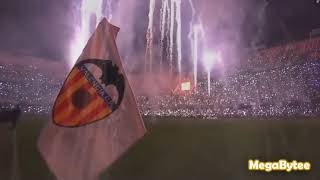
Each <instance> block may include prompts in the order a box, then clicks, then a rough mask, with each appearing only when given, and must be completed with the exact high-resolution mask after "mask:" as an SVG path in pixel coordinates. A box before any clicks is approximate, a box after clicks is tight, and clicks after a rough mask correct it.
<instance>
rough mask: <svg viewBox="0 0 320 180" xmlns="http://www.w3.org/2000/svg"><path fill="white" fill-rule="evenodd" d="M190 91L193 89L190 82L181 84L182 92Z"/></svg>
mask: <svg viewBox="0 0 320 180" xmlns="http://www.w3.org/2000/svg"><path fill="white" fill-rule="evenodd" d="M190 89H191V83H190V81H188V82H183V83H181V90H182V91H190Z"/></svg>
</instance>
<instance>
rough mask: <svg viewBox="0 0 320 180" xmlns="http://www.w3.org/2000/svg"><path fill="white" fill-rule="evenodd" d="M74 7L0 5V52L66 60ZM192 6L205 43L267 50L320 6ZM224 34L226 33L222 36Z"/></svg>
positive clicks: (138, 29) (61, 3)
mask: <svg viewBox="0 0 320 180" xmlns="http://www.w3.org/2000/svg"><path fill="white" fill-rule="evenodd" d="M118 1H121V0H118ZM115 2H116V1H115ZM148 2H149V1H147V0H142V1H136V3H137V5H135V10H134V11H132V12H129V13H131V14H128V16H132V15H133V17H134V18H133V19H134V22H131V23H132V30H133V36H134V38H133V42H134V43H135V44H136V45H137V46H136V47H135V48H136V49H134V50H135V51H144V48H145V33H146V27H147V21H148V20H147V13H148V4H149V3H148ZM78 4H79V2H78V1H76V0H73V1H67V0H47V1H40V0H28V1H18V0H4V1H2V3H1V7H0V24H1V29H0V39H1V42H2V43H1V44H0V51H6V52H21V53H24V54H30V55H33V56H38V57H42V58H45V59H50V60H52V59H54V60H58V61H59V60H62V61H63V60H66V59H67V58H68V51H69V46H70V42H71V40H72V38H73V37H74V23H75V21H76V16H78V12H77V8H78V6H79V5H78ZM195 6H196V8H197V9H201V12H202V13H203V15H202V17H203V21H204V24H206V26H208V28H209V31H208V32H209V33H211V32H213V33H215V36H210V37H211V39H210V40H212V41H216V42H218V41H219V40H221V39H219V38H218V39H217V37H220V38H225V39H230V40H231V41H235V39H238V40H240V41H241V46H243V47H249V46H252V45H259V44H265V45H266V46H267V47H270V46H273V45H276V44H280V43H284V42H288V41H294V40H300V39H304V38H307V37H308V33H309V32H310V30H311V29H313V28H319V27H320V22H319V21H317V20H318V18H319V17H320V5H317V4H316V2H315V1H314V0H281V1H279V0H269V1H264V0H259V1H254V0H241V1H238V0H237V1H236V0H227V1H218V0H214V1H212V0H200V1H197V2H196V4H195ZM122 8H123V7H122ZM114 11H117V8H116V6H115V10H114ZM212 15H214V16H219V17H217V19H218V21H211V20H210V19H211V16H212ZM226 30H227V31H229V32H231V33H229V34H228V33H227V34H226V33H225V32H226ZM220 35H222V37H221V36H220ZM130 53H132V51H131V52H130Z"/></svg>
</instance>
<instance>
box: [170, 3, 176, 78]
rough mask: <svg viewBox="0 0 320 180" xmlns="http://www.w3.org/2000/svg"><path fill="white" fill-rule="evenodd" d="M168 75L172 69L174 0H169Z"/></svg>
mask: <svg viewBox="0 0 320 180" xmlns="http://www.w3.org/2000/svg"><path fill="white" fill-rule="evenodd" d="M170 2H171V3H170V54H169V57H170V75H172V70H173V67H172V65H173V33H174V14H175V11H174V10H175V9H174V0H170Z"/></svg>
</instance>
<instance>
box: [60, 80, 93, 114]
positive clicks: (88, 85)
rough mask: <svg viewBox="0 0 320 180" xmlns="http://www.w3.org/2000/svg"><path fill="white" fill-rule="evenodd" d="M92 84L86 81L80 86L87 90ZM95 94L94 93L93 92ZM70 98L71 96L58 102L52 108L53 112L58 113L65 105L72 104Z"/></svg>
mask: <svg viewBox="0 0 320 180" xmlns="http://www.w3.org/2000/svg"><path fill="white" fill-rule="evenodd" d="M91 87H92V86H91V85H90V84H89V82H87V83H86V84H84V85H83V86H81V88H83V89H85V90H89V89H90V88H91ZM95 94H96V93H95ZM61 95H62V94H61ZM71 99H72V97H67V98H66V99H65V100H64V101H63V102H62V103H61V104H59V105H58V106H57V107H55V108H54V112H55V113H60V112H61V111H63V110H64V109H65V108H66V107H67V106H69V105H72V103H71Z"/></svg>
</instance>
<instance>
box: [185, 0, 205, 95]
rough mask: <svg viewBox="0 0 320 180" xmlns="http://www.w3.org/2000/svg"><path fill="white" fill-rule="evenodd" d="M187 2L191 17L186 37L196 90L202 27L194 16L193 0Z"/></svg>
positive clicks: (202, 37) (202, 36)
mask: <svg viewBox="0 0 320 180" xmlns="http://www.w3.org/2000/svg"><path fill="white" fill-rule="evenodd" d="M189 4H190V7H191V10H192V18H191V21H190V24H189V34H188V38H189V40H190V46H191V56H192V62H193V81H194V87H195V90H197V84H198V52H199V43H200V41H201V42H202V41H203V40H204V36H205V34H204V29H203V26H202V22H201V20H200V19H199V17H198V16H196V10H195V7H194V5H193V1H192V0H189Z"/></svg>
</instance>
